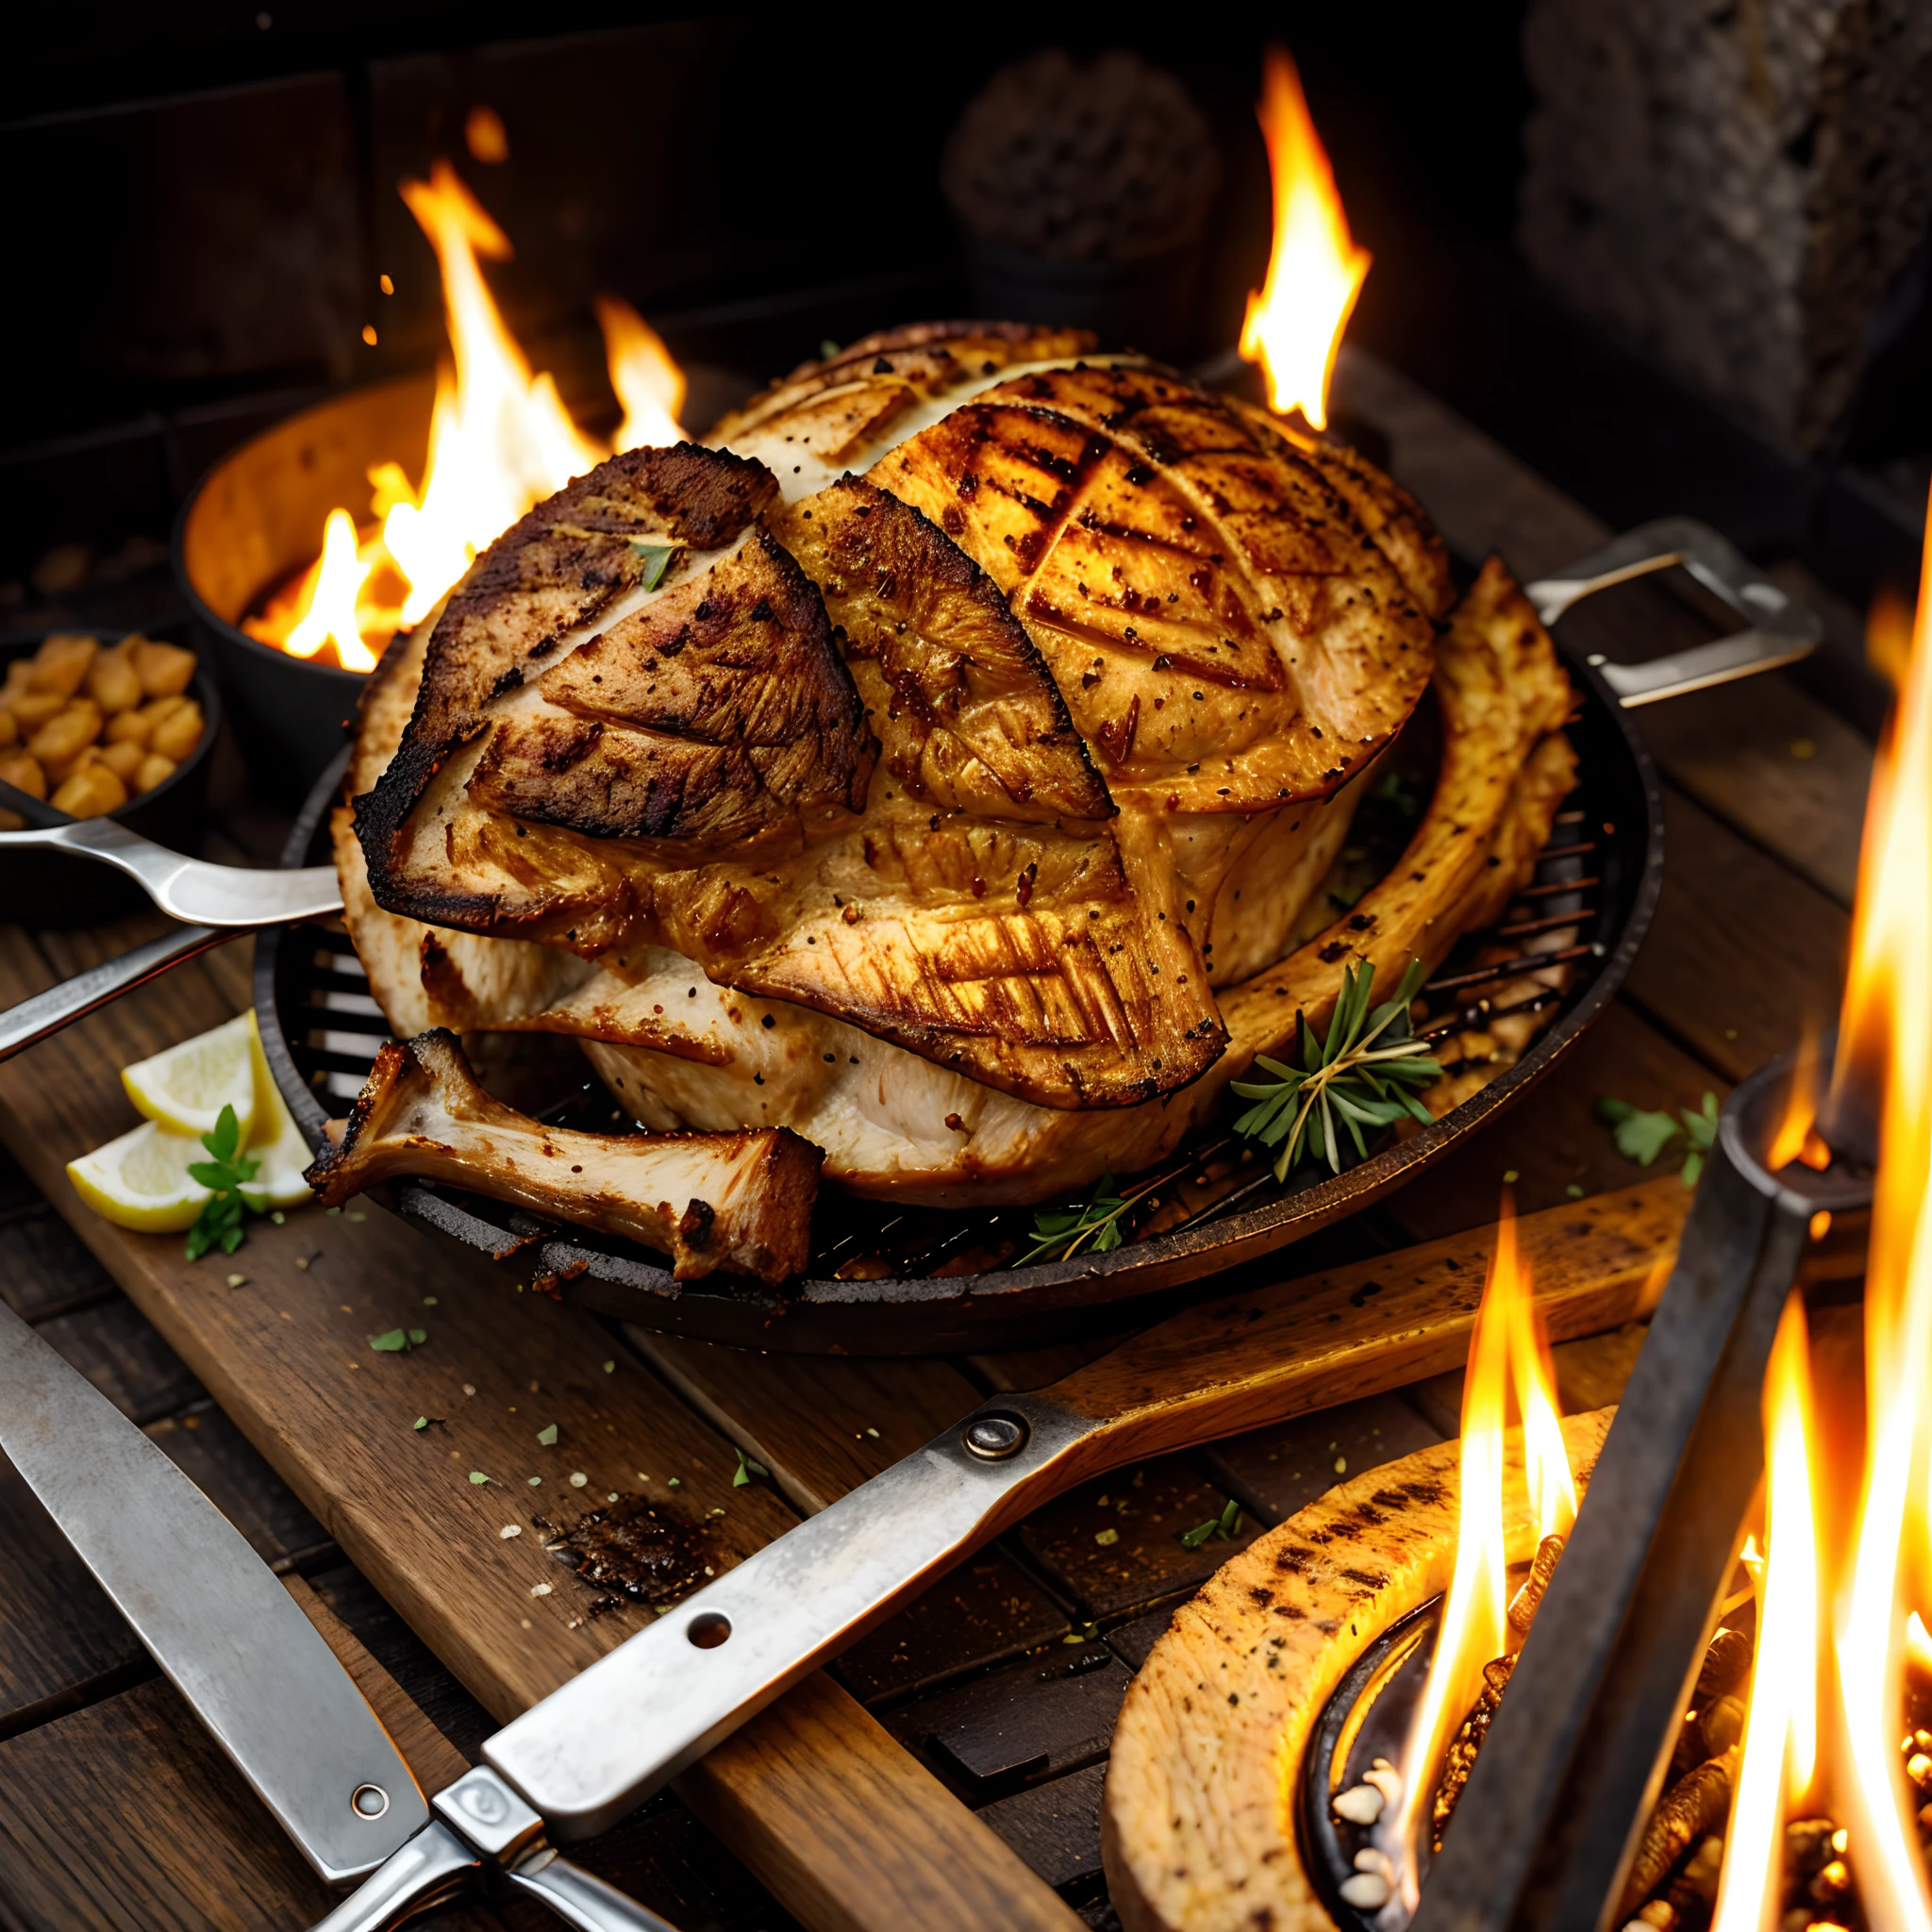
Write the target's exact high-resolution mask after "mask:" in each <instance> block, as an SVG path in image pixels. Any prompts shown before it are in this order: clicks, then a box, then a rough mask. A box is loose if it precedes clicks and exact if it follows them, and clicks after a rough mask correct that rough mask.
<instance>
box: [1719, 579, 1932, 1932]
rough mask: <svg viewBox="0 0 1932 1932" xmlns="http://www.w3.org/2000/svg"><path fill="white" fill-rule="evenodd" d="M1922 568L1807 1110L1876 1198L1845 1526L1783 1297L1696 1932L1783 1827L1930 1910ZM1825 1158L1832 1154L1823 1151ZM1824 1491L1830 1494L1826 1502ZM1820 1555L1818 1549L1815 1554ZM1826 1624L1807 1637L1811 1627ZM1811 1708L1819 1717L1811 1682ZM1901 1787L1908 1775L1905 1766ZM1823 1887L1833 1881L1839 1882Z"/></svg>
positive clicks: (1931, 1060) (1778, 1847)
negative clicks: (1727, 1760)
mask: <svg viewBox="0 0 1932 1932" xmlns="http://www.w3.org/2000/svg"><path fill="white" fill-rule="evenodd" d="M1928 612H1932V553H1928V570H1927V576H1926V581H1925V584H1924V588H1923V589H1922V591H1921V598H1920V603H1919V608H1918V613H1917V618H1916V621H1915V623H1914V625H1913V633H1912V638H1911V642H1910V648H1909V651H1908V652H1906V651H1899V650H1896V648H1895V646H1894V656H1893V659H1892V669H1893V671H1894V673H1895V674H1896V675H1897V676H1898V679H1899V703H1898V708H1897V711H1896V714H1895V716H1894V718H1893V720H1892V723H1891V725H1890V728H1889V730H1888V732H1887V734H1886V739H1885V742H1884V743H1883V744H1882V745H1881V747H1880V753H1879V758H1878V762H1877V767H1876V769H1875V771H1874V777H1873V785H1872V793H1871V797H1870V800H1869V802H1868V805H1867V808H1866V818H1865V836H1864V844H1863V848H1862V851H1861V854H1860V859H1859V873H1858V895H1857V909H1856V913H1855V917H1854V920H1853V928H1852V958H1851V968H1850V973H1849V975H1848V978H1847V984H1846V989H1845V998H1844V1004H1843V1008H1842V1012H1841V1017H1840V1028H1839V1050H1838V1058H1837V1064H1836V1067H1835V1069H1834V1074H1833V1087H1832V1093H1831V1097H1830V1100H1829V1102H1828V1104H1827V1113H1826V1119H1827V1121H1828V1122H1829V1125H1828V1126H1827V1129H1826V1131H1827V1133H1828V1134H1830V1135H1831V1136H1832V1137H1833V1138H1834V1139H1837V1138H1838V1136H1839V1134H1840V1124H1847V1123H1848V1124H1850V1126H1851V1128H1852V1129H1853V1132H1854V1133H1855V1135H1856V1137H1857V1145H1856V1146H1854V1147H1852V1148H1851V1149H1850V1151H1852V1152H1854V1153H1857V1154H1859V1155H1861V1156H1862V1155H1863V1154H1865V1153H1867V1152H1869V1151H1870V1149H1871V1147H1872V1145H1873V1144H1874V1143H1875V1147H1876V1151H1877V1154H1878V1171H1877V1182H1876V1188H1875V1191H1874V1203H1873V1211H1872V1235H1871V1244H1870V1248H1869V1251H1868V1255H1867V1264H1866V1278H1865V1315H1864V1320H1865V1336H1864V1341H1865V1350H1864V1353H1865V1411H1866V1428H1865V1441H1864V1445H1863V1448H1864V1455H1863V1467H1862V1472H1858V1471H1857V1470H1845V1471H1842V1472H1839V1474H1841V1475H1842V1476H1843V1477H1844V1481H1843V1485H1842V1487H1843V1489H1844V1490H1845V1491H1846V1492H1847V1495H1846V1500H1847V1502H1848V1503H1849V1502H1850V1500H1851V1495H1852V1492H1853V1491H1854V1483H1855V1481H1856V1482H1857V1509H1856V1512H1850V1511H1848V1512H1847V1513H1848V1514H1850V1516H1851V1521H1852V1524H1853V1528H1852V1531H1851V1534H1850V1536H1849V1538H1848V1539H1846V1540H1845V1541H1842V1542H1840V1541H1837V1540H1831V1541H1826V1540H1825V1539H1824V1538H1823V1537H1822V1536H1821V1533H1820V1526H1819V1525H1820V1523H1821V1521H1822V1520H1823V1519H1821V1517H1820V1515H1819V1513H1818V1509H1817V1506H1816V1498H1815V1494H1814V1491H1815V1488H1816V1480H1815V1474H1816V1471H1817V1458H1816V1456H1815V1454H1814V1448H1813V1443H1812V1441H1811V1440H1810V1433H1811V1432H1810V1419H1811V1418H1812V1417H1813V1416H1814V1415H1816V1414H1817V1413H1818V1411H1817V1410H1815V1409H1814V1408H1813V1407H1812V1402H1811V1396H1810V1391H1809V1387H1808V1381H1809V1376H1808V1369H1807V1351H1806V1340H1805V1337H1806V1328H1805V1316H1804V1310H1803V1306H1802V1303H1801V1301H1800V1298H1799V1297H1798V1296H1797V1295H1796V1294H1795V1293H1794V1294H1793V1296H1792V1298H1791V1302H1790V1306H1789V1307H1787V1308H1786V1310H1785V1314H1784V1318H1783V1321H1782V1323H1781V1324H1780V1326H1779V1330H1778V1335H1777V1340H1776V1342H1775V1344H1774V1348H1773V1351H1772V1357H1771V1365H1770V1371H1769V1374H1768V1376H1767V1381H1766V1391H1765V1443H1766V1469H1767V1502H1766V1543H1767V1546H1768V1547H1767V1553H1766V1557H1765V1559H1764V1560H1763V1561H1762V1562H1761V1563H1756V1562H1752V1561H1751V1560H1750V1556H1749V1553H1748V1552H1747V1556H1746V1561H1747V1564H1748V1566H1749V1567H1750V1568H1751V1571H1752V1574H1753V1575H1754V1577H1755V1578H1756V1580H1757V1601H1758V1636H1757V1657H1756V1662H1755V1668H1754V1671H1753V1674H1752V1682H1751V1691H1750V1704H1749V1710H1748V1716H1747V1721H1746V1727H1745V1732H1744V1738H1743V1747H1742V1757H1741V1761H1740V1766H1739V1772H1738V1779H1737V1787H1736V1793H1735V1797H1734V1800H1733V1804H1732V1807H1731V1820H1730V1826H1729V1830H1728V1833H1727V1835H1726V1840H1725V1846H1724V1870H1723V1874H1722V1876H1721V1879H1720V1881H1719V1890H1718V1899H1717V1910H1716V1917H1715V1920H1714V1922H1713V1932H1761V1928H1762V1927H1765V1926H1767V1925H1771V1924H1775V1923H1776V1921H1777V1918H1778V1909H1779V1906H1780V1902H1781V1899H1782V1896H1783V1882H1784V1880H1785V1877H1786V1875H1787V1874H1785V1872H1784V1868H1783V1854H1784V1850H1785V1843H1784V1833H1783V1830H1782V1828H1781V1827H1782V1824H1783V1820H1784V1818H1785V1817H1786V1816H1787V1815H1794V1814H1795V1815H1802V1814H1800V1813H1799V1807H1805V1808H1806V1809H1809V1810H1814V1811H1815V1810H1823V1811H1824V1812H1825V1813H1827V1814H1828V1816H1829V1817H1830V1818H1832V1819H1836V1820H1839V1821H1840V1823H1841V1829H1842V1837H1835V1838H1834V1840H1833V1843H1834V1845H1835V1846H1837V1847H1839V1848H1840V1850H1841V1853H1842V1856H1843V1858H1844V1860H1845V1862H1846V1864H1847V1865H1848V1866H1849V1875H1848V1877H1847V1878H1846V1879H1845V1880H1844V1882H1845V1883H1848V1884H1853V1885H1855V1886H1856V1890H1857V1906H1858V1908H1859V1911H1860V1912H1861V1914H1862V1919H1863V1923H1865V1924H1869V1925H1871V1926H1872V1927H1874V1928H1876V1932H1932V1889H1928V1886H1927V1880H1926V1870H1925V1854H1924V1851H1923V1850H1922V1849H1921V1844H1920V1833H1919V1830H1918V1828H1917V1821H1916V1816H1915V1814H1916V1813H1917V1812H1918V1809H1919V1806H1920V1801H1921V1797H1922V1795H1923V1794H1922V1793H1921V1792H1920V1791H1919V1790H1917V1789H1916V1788H1915V1785H1914V1781H1913V1777H1912V1775H1911V1774H1910V1773H1909V1772H1908V1770H1907V1757H1908V1754H1909V1753H1910V1752H1911V1751H1912V1750H1913V1749H1914V1748H1915V1747H1916V1736H1917V1735H1922V1734H1914V1735H1913V1736H1908V1737H1907V1739H1906V1740H1905V1748H1904V1749H1903V1750H1902V1749H1901V1732H1902V1731H1907V1729H1908V1725H1907V1720H1906V1717H1905V1714H1904V1713H1905V1708H1906V1698H1905V1691H1906V1673H1907V1666H1908V1665H1909V1666H1910V1667H1911V1668H1913V1669H1914V1670H1915V1671H1916V1672H1919V1673H1921V1674H1932V1637H1928V1635H1927V1632H1926V1628H1925V1624H1924V1619H1923V1617H1922V1615H1921V1613H1920V1606H1921V1605H1922V1604H1923V1603H1924V1600H1925V1598H1926V1595H1927V1592H1928V1591H1932V1542H1928V1514H1927V1511H1928V1485H1932V1467H1928V1457H1932V1214H1928V1212H1927V1196H1928V1191H1932V637H1928V629H1932V615H1928ZM1807 1049H1808V1050H1807V1052H1805V1053H1801V1055H1800V1059H1799V1071H1798V1077H1797V1078H1796V1079H1795V1080H1794V1082H1793V1090H1794V1091H1793V1097H1792V1101H1791V1103H1790V1107H1789V1108H1788V1110H1787V1113H1786V1117H1785V1120H1784V1122H1783V1124H1781V1126H1780V1129H1779V1131H1778V1134H1777V1137H1776V1140H1775V1142H1774V1146H1773V1149H1772V1152H1771V1156H1770V1160H1771V1164H1772V1165H1773V1166H1774V1167H1777V1166H1781V1165H1783V1164H1784V1162H1785V1161H1786V1160H1788V1159H1790V1158H1798V1159H1810V1158H1811V1153H1810V1152H1809V1151H1808V1149H1809V1143H1810V1141H1813V1140H1814V1139H1815V1138H1816V1135H1815V1130H1814V1129H1813V1127H1812V1124H1811V1121H1810V1106H1811V1096H1812V1095H1813V1094H1814V1093H1815V1091H1816V1072H1815V1064H1814V1063H1815V1041H1808V1042H1807ZM1840 1151H1841V1152H1843V1151H1846V1149H1845V1143H1844V1142H1842V1141H1841V1142H1840ZM1835 1487H1836V1486H1835ZM1821 1545H1823V1548H1821ZM1827 1612H1828V1613H1829V1624H1830V1630H1829V1638H1828V1641H1827V1638H1826V1635H1825V1631H1824V1627H1823V1625H1824V1621H1825V1615H1826V1613H1827ZM1821 1667H1822V1671H1823V1674H1824V1696H1825V1702H1824V1708H1823V1711H1822V1712H1821V1708H1820V1696H1819V1692H1820V1689H1821V1686H1820V1675H1821ZM1910 1761H1911V1763H1912V1764H1913V1765H1914V1766H1917V1765H1918V1764H1919V1762H1920V1760H1919V1759H1917V1758H1912V1759H1911V1760H1910ZM1840 1869H1842V1868H1840Z"/></svg>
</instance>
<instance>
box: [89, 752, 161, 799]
mask: <svg viewBox="0 0 1932 1932" xmlns="http://www.w3.org/2000/svg"><path fill="white" fill-rule="evenodd" d="M92 751H93V755H94V757H95V758H99V759H100V761H101V763H102V764H104V765H106V766H107V768H108V770H109V771H110V772H112V773H113V774H114V775H115V777H117V778H118V779H120V781H121V782H122V784H124V785H125V786H126V787H127V788H128V790H129V791H132V790H133V789H134V774H136V773H137V772H138V771H140V770H141V767H142V760H143V759H144V758H149V757H150V756H152V754H150V753H149V752H148V751H146V750H145V749H144V748H143V747H142V746H141V745H138V744H131V743H129V742H128V741H126V740H125V739H124V740H123V741H121V742H120V743H119V744H109V745H95V746H93V747H92Z"/></svg>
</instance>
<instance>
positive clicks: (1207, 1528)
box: [1180, 1496, 1241, 1550]
mask: <svg viewBox="0 0 1932 1932" xmlns="http://www.w3.org/2000/svg"><path fill="white" fill-rule="evenodd" d="M1239 1535H1241V1505H1240V1504H1239V1503H1237V1502H1236V1501H1235V1499H1234V1498H1233V1497H1232V1496H1230V1497H1229V1498H1228V1499H1227V1505H1226V1507H1224V1509H1223V1510H1222V1512H1221V1514H1220V1515H1219V1516H1210V1517H1209V1518H1208V1521H1207V1522H1206V1523H1197V1524H1195V1525H1194V1526H1193V1528H1192V1529H1184V1530H1182V1531H1181V1535H1180V1541H1181V1547H1182V1548H1183V1549H1187V1550H1198V1549H1199V1548H1200V1547H1201V1545H1202V1544H1203V1543H1209V1542H1220V1543H1231V1542H1232V1541H1234V1540H1235V1538H1236V1537H1238V1536H1239Z"/></svg>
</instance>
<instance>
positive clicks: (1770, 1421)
mask: <svg viewBox="0 0 1932 1932" xmlns="http://www.w3.org/2000/svg"><path fill="white" fill-rule="evenodd" d="M1810 1384H1811V1370H1810V1355H1809V1350H1808V1347H1807V1341H1806V1330H1805V1304H1804V1298H1803V1297H1802V1296H1801V1295H1798V1294H1795V1293H1794V1294H1793V1295H1792V1296H1791V1297H1790V1301H1789V1302H1787V1303H1786V1305H1785V1311H1784V1315H1783V1318H1782V1319H1781V1320H1780V1322H1779V1324H1778V1331H1777V1339H1776V1340H1775V1341H1774V1342H1773V1344H1772V1350H1771V1364H1770V1369H1769V1372H1768V1374H1766V1377H1765V1390H1764V1440H1765V1444H1766V1452H1765V1462H1766V1469H1767V1481H1766V1490H1765V1543H1766V1545H1767V1549H1766V1554H1765V1556H1764V1557H1763V1558H1762V1559H1761V1560H1759V1561H1757V1562H1752V1561H1751V1560H1750V1558H1749V1557H1748V1556H1747V1557H1746V1559H1745V1560H1746V1564H1747V1567H1748V1568H1749V1569H1750V1571H1751V1573H1752V1575H1753V1577H1754V1578H1755V1579H1756V1581H1757V1601H1758V1605H1759V1609H1758V1617H1757V1667H1756V1669H1755V1671H1754V1672H1753V1674H1752V1678H1751V1701H1750V1705H1749V1707H1748V1708H1747V1711H1746V1715H1745V1720H1744V1738H1743V1756H1742V1759H1741V1761H1740V1765H1739V1769H1738V1781H1737V1788H1736V1797H1735V1799H1734V1800H1733V1820H1734V1822H1733V1824H1732V1826H1731V1831H1730V1836H1729V1839H1728V1840H1727V1842H1726V1844H1725V1846H1724V1874H1723V1876H1722V1878H1721V1880H1720V1881H1719V1887H1718V1895H1717V1911H1716V1914H1715V1917H1714V1918H1713V1920H1712V1923H1711V1932H1763V1927H1764V1926H1765V1924H1766V1923H1767V1921H1768V1920H1772V1919H1774V1917H1775V1907H1776V1906H1777V1904H1778V1902H1779V1897H1780V1894H1781V1892H1782V1890H1783V1880H1784V1831H1783V1826H1784V1822H1785V1819H1786V1818H1787V1817H1788V1816H1795V1815H1797V1814H1798V1813H1799V1811H1800V1809H1801V1807H1803V1806H1804V1803H1805V1800H1806V1798H1807V1796H1808V1795H1809V1793H1810V1789H1811V1781H1812V1778H1813V1775H1814V1774H1815V1773H1816V1770H1817V1765H1818V1638H1819V1623H1818V1541H1817V1528H1816V1517H1815V1512H1814V1507H1813V1495H1812V1481H1811V1467H1812V1454H1811V1441H1810V1432H1809V1426H1808V1418H1809V1416H1810V1413H1811V1388H1810Z"/></svg>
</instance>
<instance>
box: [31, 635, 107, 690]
mask: <svg viewBox="0 0 1932 1932" xmlns="http://www.w3.org/2000/svg"><path fill="white" fill-rule="evenodd" d="M99 649H100V645H99V644H98V643H96V642H95V641H94V640H93V639H92V638H91V637H86V636H83V635H82V634H81V633H80V632H79V631H72V630H68V631H56V632H54V633H53V635H52V636H51V637H47V638H44V639H42V642H41V647H40V649H39V650H37V651H36V652H35V653H34V661H33V670H32V673H31V675H30V681H31V683H32V684H33V687H34V689H35V690H36V691H58V692H59V693H60V695H61V696H62V697H63V698H71V697H72V696H73V695H74V693H75V691H78V690H79V689H80V687H81V685H82V684H83V683H84V682H85V681H86V678H87V674H88V669H89V667H90V666H91V665H92V663H93V661H94V654H95V652H97V651H98V650H99Z"/></svg>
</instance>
